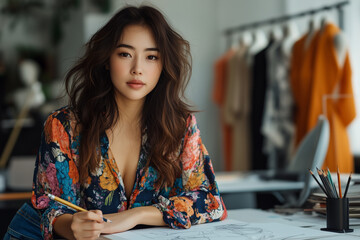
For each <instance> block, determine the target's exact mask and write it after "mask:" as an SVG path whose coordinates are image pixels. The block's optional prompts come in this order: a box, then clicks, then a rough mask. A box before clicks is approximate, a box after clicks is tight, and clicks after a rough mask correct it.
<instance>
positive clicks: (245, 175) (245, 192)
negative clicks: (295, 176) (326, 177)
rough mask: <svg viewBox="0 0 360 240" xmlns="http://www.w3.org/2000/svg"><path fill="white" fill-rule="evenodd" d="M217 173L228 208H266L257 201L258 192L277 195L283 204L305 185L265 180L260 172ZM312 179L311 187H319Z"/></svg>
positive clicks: (296, 182)
mask: <svg viewBox="0 0 360 240" xmlns="http://www.w3.org/2000/svg"><path fill="white" fill-rule="evenodd" d="M215 175H216V181H217V184H218V187H219V190H220V194H221V195H222V197H223V200H224V202H225V205H226V207H227V208H228V209H239V208H264V207H263V206H259V204H258V203H257V197H256V194H257V193H269V194H271V195H273V196H275V197H276V199H277V204H280V205H282V204H284V203H286V202H287V201H288V200H289V199H290V198H291V200H294V199H295V198H296V197H297V195H296V194H297V193H299V192H300V191H301V190H302V189H303V188H304V185H305V184H304V182H302V181H289V180H264V179H262V178H261V177H260V176H259V173H258V172H216V173H215ZM310 181H311V182H310V187H311V188H317V187H318V185H317V183H316V182H315V181H314V180H313V179H311V180H310ZM287 198H289V199H287ZM269 202H271V201H269ZM273 207H274V205H270V206H268V207H265V208H273Z"/></svg>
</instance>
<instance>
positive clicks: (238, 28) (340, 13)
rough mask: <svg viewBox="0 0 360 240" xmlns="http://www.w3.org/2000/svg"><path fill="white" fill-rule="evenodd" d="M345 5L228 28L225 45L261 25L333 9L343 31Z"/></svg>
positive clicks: (330, 6)
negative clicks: (240, 34) (235, 34)
mask: <svg viewBox="0 0 360 240" xmlns="http://www.w3.org/2000/svg"><path fill="white" fill-rule="evenodd" d="M347 4H349V1H343V2H338V3H335V4H332V5H326V6H324V7H321V8H316V9H311V10H308V11H304V12H300V13H296V14H291V15H285V16H282V17H276V18H270V19H267V20H263V21H257V22H253V23H247V24H243V25H240V26H236V27H231V28H228V29H226V30H225V32H224V33H225V36H226V38H227V43H228V44H227V45H228V46H230V45H231V36H232V35H233V34H234V33H236V32H240V31H244V30H246V29H249V28H257V27H259V26H263V25H268V24H274V23H279V22H284V21H288V20H290V19H295V18H300V17H304V16H307V15H314V14H316V13H318V12H323V11H328V10H331V9H334V8H335V9H337V11H338V21H339V27H340V28H341V29H344V10H343V7H344V6H345V5H347Z"/></svg>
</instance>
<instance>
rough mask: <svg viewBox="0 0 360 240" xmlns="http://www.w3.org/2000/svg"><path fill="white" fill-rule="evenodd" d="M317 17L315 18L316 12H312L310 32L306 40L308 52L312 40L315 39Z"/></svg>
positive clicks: (308, 31)
mask: <svg viewBox="0 0 360 240" xmlns="http://www.w3.org/2000/svg"><path fill="white" fill-rule="evenodd" d="M315 18H316V16H315V12H312V13H311V15H310V20H309V25H308V30H307V36H306V39H305V45H304V47H305V49H304V50H306V49H307V48H308V47H309V45H310V43H311V40H312V38H313V36H314V35H315V33H316V28H317V23H316V19H315Z"/></svg>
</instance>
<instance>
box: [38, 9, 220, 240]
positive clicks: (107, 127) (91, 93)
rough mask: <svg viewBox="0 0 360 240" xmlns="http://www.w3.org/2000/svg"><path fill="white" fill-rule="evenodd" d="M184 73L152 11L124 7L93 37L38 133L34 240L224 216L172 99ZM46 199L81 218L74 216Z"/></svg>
mask: <svg viewBox="0 0 360 240" xmlns="http://www.w3.org/2000/svg"><path fill="white" fill-rule="evenodd" d="M190 73H191V64H190V48H189V44H188V42H187V41H185V40H184V39H183V38H182V37H181V36H180V35H179V34H178V33H176V32H175V31H174V30H173V29H172V28H171V27H170V26H169V25H168V23H167V22H166V20H165V19H164V17H163V15H162V14H161V13H160V12H159V11H158V10H156V9H154V8H152V7H148V6H142V7H139V8H136V7H127V8H125V9H123V10H121V11H120V12H118V13H117V14H116V15H115V16H114V17H113V18H112V19H111V20H110V21H109V22H108V23H107V24H106V25H105V26H104V27H102V28H101V29H100V30H99V31H98V32H97V33H95V35H94V36H93V37H92V38H91V39H90V41H89V42H88V43H87V45H86V53H85V55H84V56H83V57H82V58H81V59H80V60H79V62H78V63H77V64H76V65H75V66H74V67H73V68H72V69H71V70H70V71H69V73H68V74H67V76H66V86H67V90H68V93H69V96H70V104H69V106H67V107H64V108H62V109H59V110H57V111H55V112H54V113H52V114H51V115H50V116H49V118H48V119H47V121H46V123H45V126H44V132H43V135H42V139H41V147H40V150H39V154H38V157H37V161H36V168H35V173H34V183H33V196H32V204H33V206H34V207H35V208H36V209H39V210H40V212H41V228H42V234H43V237H44V238H46V239H51V238H52V237H53V235H54V234H57V235H59V236H61V237H65V238H67V239H73V238H76V239H96V238H97V237H98V236H99V235H100V234H101V233H104V234H106V233H116V232H122V231H126V230H128V229H131V228H133V227H135V226H136V225H138V224H145V225H154V226H165V225H168V226H170V227H172V228H189V227H190V226H191V225H192V224H199V223H205V222H211V221H217V220H221V219H224V218H226V215H227V214H226V209H225V206H224V204H223V202H222V200H221V197H220V194H219V191H218V188H217V184H216V181H215V176H214V171H213V168H212V164H211V161H210V158H209V156H208V153H207V151H206V149H205V147H204V145H203V144H202V142H201V138H200V132H199V129H198V128H197V125H196V119H195V117H194V115H192V111H191V110H190V108H189V106H188V105H187V104H186V103H185V102H184V101H183V100H182V98H183V93H184V90H185V86H186V84H187V82H188V80H189V77H190ZM46 192H49V193H52V194H53V195H56V196H58V197H61V198H63V199H65V200H67V201H69V202H72V203H74V204H76V205H79V206H81V207H83V208H86V209H88V210H91V211H89V212H77V213H74V212H73V211H72V210H70V209H68V208H66V207H64V206H62V205H60V204H59V203H57V202H55V201H51V200H49V198H48V197H47V196H46V195H45V193H46ZM103 217H105V218H107V219H109V220H111V221H112V223H107V222H104V221H103Z"/></svg>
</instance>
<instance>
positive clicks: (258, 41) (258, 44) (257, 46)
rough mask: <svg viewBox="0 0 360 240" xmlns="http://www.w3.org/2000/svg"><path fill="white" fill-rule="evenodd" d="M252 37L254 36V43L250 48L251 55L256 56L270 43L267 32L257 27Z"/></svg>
mask: <svg viewBox="0 0 360 240" xmlns="http://www.w3.org/2000/svg"><path fill="white" fill-rule="evenodd" d="M252 36H253V41H252V44H251V46H250V48H249V53H250V54H256V53H257V52H259V51H260V50H261V49H263V48H265V47H266V45H267V43H268V38H267V37H266V34H265V31H264V30H263V29H260V28H258V27H255V29H254V30H253V32H252Z"/></svg>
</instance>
